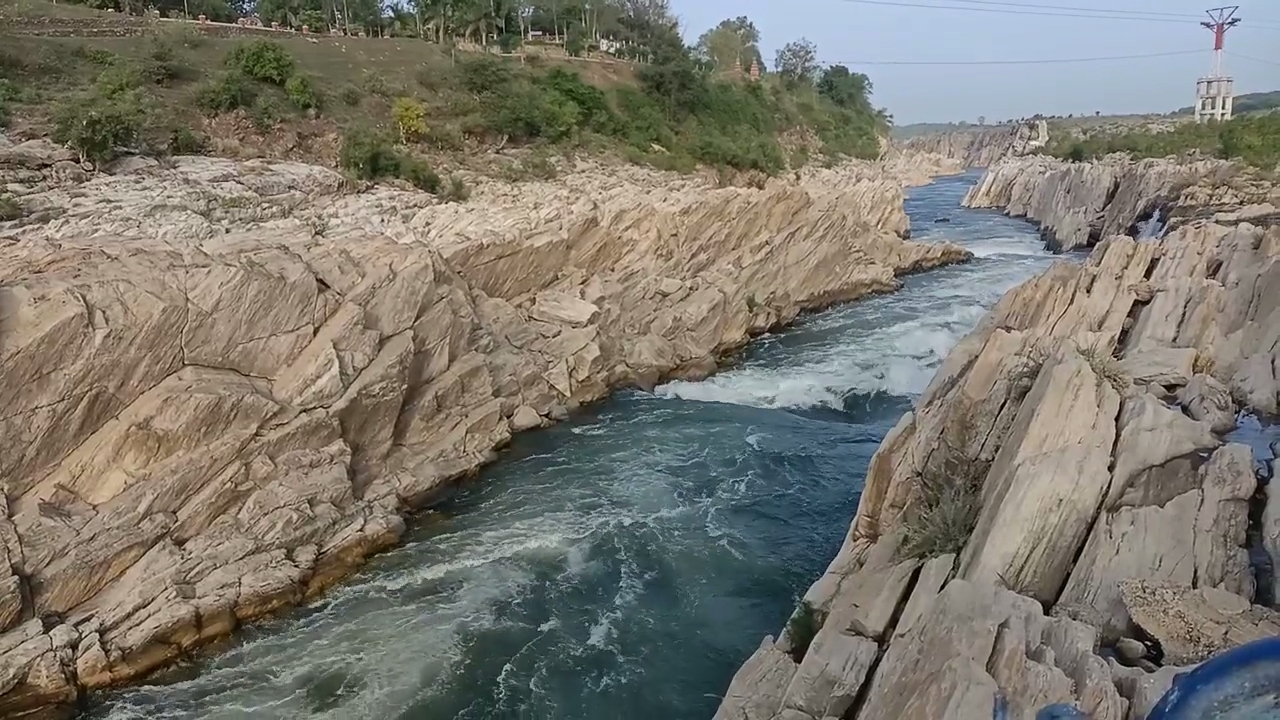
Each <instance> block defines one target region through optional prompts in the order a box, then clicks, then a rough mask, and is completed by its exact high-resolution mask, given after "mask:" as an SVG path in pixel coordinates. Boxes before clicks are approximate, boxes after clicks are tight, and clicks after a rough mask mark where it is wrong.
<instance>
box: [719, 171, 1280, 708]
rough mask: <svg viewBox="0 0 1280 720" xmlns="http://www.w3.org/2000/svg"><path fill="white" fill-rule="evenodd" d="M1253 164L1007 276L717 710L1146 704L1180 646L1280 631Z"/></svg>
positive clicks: (1260, 217)
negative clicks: (1024, 276)
mask: <svg viewBox="0 0 1280 720" xmlns="http://www.w3.org/2000/svg"><path fill="white" fill-rule="evenodd" d="M1008 162H1009V163H1010V164H1018V166H1020V167H1021V166H1025V167H1034V164H1035V163H1037V162H1045V161H1040V160H1037V159H1031V158H1024V159H1021V160H1018V161H1008ZM1144 168H1149V165H1144V164H1137V165H1132V166H1120V165H1118V161H1109V162H1108V163H1105V164H1103V165H1101V166H1099V167H1090V166H1080V167H1075V168H1070V169H1068V172H1070V173H1076V174H1080V175H1088V176H1092V175H1093V174H1096V175H1097V176H1098V177H1106V178H1109V177H1114V176H1115V174H1116V173H1119V174H1120V175H1121V176H1124V177H1128V175H1127V174H1131V173H1139V172H1141V170H1142V169H1144ZM1185 171H1186V172H1191V173H1199V172H1200V169H1199V168H1191V169H1187V170H1185ZM1005 172H1007V171H1006V170H1004V169H1002V168H999V167H997V168H992V169H991V170H990V171H989V173H988V178H987V179H986V180H984V182H983V183H982V184H980V185H979V188H982V187H984V186H989V185H990V184H991V183H992V179H991V178H992V176H999V175H1001V174H1003V173H1005ZM1020 177H1021V179H1020V180H1019V181H1018V182H1019V183H1021V184H1019V185H1018V193H1020V194H1030V195H1032V196H1036V195H1038V194H1046V195H1045V196H1047V193H1049V192H1050V191H1049V190H1048V189H1047V188H1049V187H1054V183H1056V182H1057V181H1056V180H1055V179H1054V177H1053V174H1052V173H1048V174H1041V175H1036V174H1035V173H1034V172H1031V171H1028V172H1026V173H1024V174H1022V175H1021V176H1020ZM1037 178H1039V179H1037ZM1152 182H1154V183H1155V184H1157V185H1158V184H1160V183H1161V182H1163V180H1158V181H1152ZM1249 187H1250V188H1251V191H1250V192H1252V193H1253V194H1251V195H1247V196H1246V195H1245V194H1242V191H1240V190H1238V189H1231V188H1230V187H1228V186H1227V185H1224V184H1223V183H1222V182H1221V181H1219V180H1215V179H1213V178H1208V177H1206V178H1202V179H1201V180H1200V181H1198V182H1197V183H1196V184H1194V185H1191V186H1189V187H1186V188H1185V189H1184V190H1183V191H1182V192H1181V193H1179V194H1178V195H1176V196H1175V197H1173V198H1172V199H1171V200H1170V204H1169V206H1168V207H1167V210H1168V211H1169V217H1170V223H1169V228H1168V232H1167V234H1164V235H1163V236H1161V237H1158V238H1150V239H1144V240H1135V239H1134V238H1131V237H1128V236H1123V235H1112V236H1109V237H1107V238H1106V239H1104V240H1103V241H1101V242H1100V243H1098V244H1097V246H1096V247H1095V248H1094V249H1093V251H1092V253H1091V254H1090V256H1089V258H1088V259H1087V260H1086V261H1085V262H1083V263H1079V264H1077V263H1070V262H1065V261H1060V262H1058V263H1055V264H1054V265H1053V266H1052V267H1051V268H1050V269H1049V270H1047V271H1046V272H1044V273H1043V274H1042V275H1040V276H1039V277H1037V278H1035V279H1033V280H1030V281H1028V282H1026V283H1024V284H1023V285H1021V286H1019V287H1018V288H1016V289H1014V290H1012V291H1010V292H1009V293H1008V294H1007V295H1006V296H1005V297H1004V298H1003V299H1002V300H1001V301H1000V302H999V304H998V305H997V306H996V307H995V308H994V309H993V310H992V311H991V312H990V313H989V314H988V316H987V317H986V318H985V319H984V320H983V321H982V323H981V324H980V325H979V326H978V327H977V328H976V329H975V330H974V331H973V332H971V333H970V334H969V335H968V336H966V337H965V338H964V339H963V340H962V341H961V342H960V343H959V344H958V345H957V346H956V347H955V348H954V349H953V350H952V352H951V353H950V354H949V355H948V357H947V359H946V360H945V362H944V364H943V365H942V367H941V368H940V369H939V371H938V372H937V374H936V376H935V377H934V379H933V381H932V383H931V384H930V386H929V387H928V389H927V390H926V391H925V392H924V394H923V395H922V396H921V397H920V398H919V400H918V402H917V404H916V408H915V410H914V411H913V412H911V413H908V414H906V415H905V416H904V417H903V418H902V419H901V420H900V421H899V423H898V424H897V426H896V427H895V428H894V429H893V430H892V431H891V432H890V433H889V434H888V436H887V437H886V438H885V440H884V441H883V443H882V444H881V446H880V448H879V450H878V451H877V452H876V454H875V456H874V458H873V459H872V461H871V464H870V467H869V469H868V472H867V479H866V485H865V488H864V489H863V491H862V495H861V499H860V502H859V506H858V511H857V515H856V517H855V518H854V521H853V523H852V526H851V528H850V532H849V535H848V537H847V539H846V541H845V543H844V546H843V547H842V548H841V550H840V552H839V554H838V555H837V556H836V558H835V559H834V560H833V561H832V563H831V565H830V566H829V567H828V569H827V571H826V573H825V574H824V575H823V576H822V577H821V578H820V579H819V580H818V581H817V582H815V583H814V584H813V585H812V586H811V587H810V588H809V590H808V591H807V593H806V594H805V596H804V601H803V602H802V604H801V606H800V608H798V609H797V611H796V613H795V615H794V616H793V617H792V619H791V621H790V622H789V623H788V626H787V628H786V629H785V630H784V631H783V632H782V633H781V634H780V636H779V637H778V638H777V639H776V640H775V639H774V638H772V637H769V638H766V639H765V640H764V642H763V643H762V644H761V646H760V648H759V650H757V651H756V653H755V654H754V655H752V657H751V658H750V659H749V660H747V662H746V663H745V664H744V665H743V666H742V668H741V669H740V670H739V671H738V673H737V675H736V676H735V677H734V678H733V681H732V683H731V684H730V686H729V688H728V690H727V691H726V693H725V696H724V700H723V704H722V705H721V708H720V710H719V712H718V713H717V715H716V717H717V718H721V719H723V720H729V719H730V718H732V719H735V720H737V719H752V720H754V719H757V718H759V719H762V720H763V719H774V720H780V719H783V718H785V719H786V720H806V719H812V720H819V719H821V718H839V717H844V718H857V719H858V720H917V719H918V720H936V719H937V718H947V719H948V720H965V719H968V718H972V719H973V720H979V719H981V720H988V719H989V718H991V717H992V716H993V709H994V708H995V707H996V705H997V702H999V703H1005V704H1007V707H1008V711H1009V717H1012V718H1031V717H1033V716H1034V715H1035V713H1036V711H1037V710H1039V709H1040V708H1041V707H1043V706H1044V705H1047V704H1050V703H1056V702H1067V703H1073V704H1075V705H1077V706H1078V707H1079V708H1080V709H1082V710H1084V711H1086V712H1088V713H1089V714H1090V716H1091V717H1092V718H1094V720H1138V719H1140V718H1144V717H1146V714H1147V712H1148V711H1149V710H1150V708H1151V706H1152V705H1153V704H1154V702H1155V700H1156V699H1158V697H1159V696H1160V695H1161V694H1162V693H1163V692H1164V691H1165V690H1166V689H1167V688H1168V687H1169V685H1170V682H1171V681H1172V678H1173V675H1174V674H1176V673H1177V672H1178V671H1179V670H1180V669H1182V668H1185V667H1188V666H1191V665H1194V664H1196V663H1198V662H1200V661H1202V660H1204V659H1205V658H1206V657H1208V656H1209V655H1211V654H1213V653H1215V652H1218V651H1220V650H1223V649H1226V648H1229V647H1232V646H1235V645H1238V644H1240V643H1243V642H1246V641H1248V640H1251V639H1255V638H1258V637H1263V636H1268V635H1275V634H1277V633H1280V612H1277V611H1276V610H1275V609H1274V608H1273V607H1272V606H1271V603H1272V602H1273V601H1274V598H1275V597H1276V590H1277V588H1276V579H1275V577H1274V574H1273V573H1272V572H1271V569H1270V568H1271V567H1272V566H1273V564H1274V562H1273V561H1274V560H1275V559H1280V493H1275V492H1271V491H1270V488H1268V487H1266V484H1265V479H1266V478H1267V477H1269V476H1270V475H1269V473H1268V472H1266V471H1265V468H1255V458H1254V454H1253V451H1252V449H1251V447H1250V446H1249V445H1247V444H1243V443H1241V442H1239V441H1237V438H1236V437H1235V436H1233V435H1232V432H1233V431H1234V430H1235V429H1236V427H1237V417H1238V414H1239V413H1241V412H1251V413H1256V414H1258V415H1266V416H1271V417H1275V416H1276V415H1277V413H1278V412H1280V218H1278V217H1277V215H1276V212H1275V211H1276V207H1275V206H1274V205H1272V204H1270V202H1269V201H1268V200H1266V198H1268V197H1272V198H1274V197H1277V195H1276V192H1277V189H1276V187H1275V186H1274V184H1269V183H1267V182H1266V181H1265V180H1261V179H1256V181H1252V184H1249ZM1019 196H1021V195H1019ZM1079 197H1080V196H1078V195H1072V194H1067V195H1065V196H1061V197H1060V201H1061V203H1062V206H1064V207H1070V204H1071V202H1072V201H1073V199H1079ZM1087 197H1088V198H1092V197H1093V195H1092V194H1090V195H1088V196H1087ZM1113 202H1116V200H1115V199H1113ZM1125 202H1126V203H1128V202H1129V201H1125ZM1088 207H1093V206H1092V205H1089V206H1088ZM1116 207H1117V208H1118V207H1120V206H1119V205H1117V206H1116ZM1125 207H1129V208H1131V209H1132V211H1133V212H1142V211H1143V210H1142V207H1144V206H1143V204H1142V203H1138V202H1134V203H1131V204H1127V205H1125ZM1140 219H1141V218H1140V217H1139V216H1138V215H1135V214H1132V213H1131V214H1130V215H1128V216H1125V215H1123V213H1121V211H1120V210H1118V209H1117V210H1116V215H1115V217H1114V221H1115V222H1116V223H1117V224H1118V226H1119V227H1130V226H1132V225H1133V224H1134V223H1136V222H1137V221H1138V220H1140Z"/></svg>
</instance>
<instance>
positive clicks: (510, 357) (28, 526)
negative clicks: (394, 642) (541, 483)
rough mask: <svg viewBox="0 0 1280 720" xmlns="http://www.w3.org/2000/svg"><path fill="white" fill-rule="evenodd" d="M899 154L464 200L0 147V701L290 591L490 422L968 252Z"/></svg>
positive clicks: (675, 370)
mask: <svg viewBox="0 0 1280 720" xmlns="http://www.w3.org/2000/svg"><path fill="white" fill-rule="evenodd" d="M955 169H956V168H955V165H954V162H951V161H947V160H945V159H942V158H938V157H931V156H929V157H926V156H915V157H903V156H899V157H897V158H896V159H894V160H891V161H889V162H886V163H883V164H878V165H873V164H869V163H856V164H849V165H846V166H842V167H839V168H835V169H831V170H812V171H806V172H805V173H803V174H802V175H800V176H799V177H797V178H788V179H787V180H774V181H770V182H769V183H768V184H767V185H766V186H765V187H764V188H762V189H754V188H734V187H724V188H722V187H717V186H716V184H715V183H714V182H711V181H708V180H704V179H699V178H681V177H678V176H670V175H662V174H659V173H654V172H651V171H647V170H641V169H637V168H608V169H603V168H600V167H598V166H594V165H591V164H585V165H583V166H581V167H578V168H576V169H575V171H574V172H572V173H570V174H568V175H567V176H566V177H565V178H564V179H563V180H559V181H556V182H551V183H533V184H526V185H508V184H504V183H489V184H484V185H481V186H480V187H479V188H478V189H477V192H476V193H475V195H474V196H473V198H472V201H471V202H470V203H468V204H465V205H457V204H441V203H439V202H438V201H437V200H435V199H434V198H432V197H430V196H428V195H425V194H423V193H419V192H411V191H406V190H400V189H395V188H392V187H387V186H373V187H365V186H355V185H353V184H352V183H350V182H348V181H347V180H345V179H344V178H343V177H342V176H340V175H338V174H336V173H334V172H331V171H328V170H324V169H322V168H318V167H314V166H308V165H302V164H297V163H288V162H266V161H249V162H235V161H229V160H219V159H213V158H174V159H172V160H168V161H165V162H163V163H159V162H155V161H149V160H144V159H131V160H129V161H126V162H124V163H121V164H119V165H118V166H117V167H116V168H114V169H113V171H112V172H111V173H108V174H97V175H90V174H88V173H86V172H85V171H84V170H83V169H81V168H80V167H79V165H78V164H77V163H76V162H75V158H74V157H72V156H70V155H69V154H67V153H65V152H63V151H60V150H58V149H56V148H53V147H52V146H49V145H47V144H44V143H41V142H39V141H31V142H27V143H22V144H11V143H9V144H6V145H4V146H0V181H2V182H3V183H4V185H5V187H6V188H7V189H8V190H9V191H10V192H12V193H13V194H14V195H15V196H16V197H17V199H18V201H19V202H20V203H21V206H22V209H23V213H24V217H23V218H21V219H19V220H17V221H13V222H9V223H0V252H3V254H4V264H3V267H4V271H3V272H4V277H3V282H2V283H0V308H2V311H0V318H2V320H0V357H3V358H4V364H3V366H2V368H3V369H0V373H2V374H3V376H2V377H0V388H3V393H4V403H3V406H4V407H5V410H4V412H3V419H2V420H0V422H2V423H3V426H4V428H5V432H6V435H7V437H9V438H10V442H9V443H8V444H7V445H6V447H5V449H4V450H3V451H2V455H0V457H2V459H0V463H2V464H3V467H4V477H5V483H6V492H5V494H4V498H3V500H4V506H3V510H4V511H3V512H2V513H0V537H3V539H4V542H3V547H4V552H5V563H4V564H3V565H2V566H0V567H2V568H3V571H0V575H3V580H2V581H0V629H2V630H3V633H2V634H0V714H3V715H4V716H6V717H43V716H53V715H55V714H57V713H58V712H60V709H65V707H66V706H67V705H69V704H70V703H72V702H74V701H75V700H76V699H77V698H78V697H79V696H80V695H81V694H82V693H84V692H86V691H90V690H93V689H96V688H101V687H104V686H107V685H112V684H116V683H120V682H124V681H127V680H130V679H133V678H137V677H139V676H141V675H143V674H145V673H148V672H150V671H151V670H153V669H155V668H158V667H161V666H163V665H165V664H167V663H169V662H172V661H173V660H175V659H177V658H180V657H183V656H184V655H186V654H187V653H189V652H190V651H191V650H193V649H194V648H196V647H198V646H200V645H202V644H204V643H207V642H209V641H211V640H214V639H216V638H219V637H222V636H225V635H226V634H227V633H229V632H231V631H232V630H234V629H235V628H236V627H238V626H239V625H241V624H242V623H244V622H246V621H249V620H252V619H254V618H258V617H261V616H263V615H266V614H269V613H271V612H273V611H275V610H277V609H279V608H282V607H286V606H289V605H293V604H296V603H299V602H302V601H304V600H306V599H309V598H312V597H314V596H316V595H317V594H318V593H320V592H322V591H323V590H324V589H326V588H327V587H329V586H330V585H332V584H333V583H334V582H336V581H338V580H339V579H341V578H342V577H344V576H345V575H346V574H348V573H349V572H351V571H352V570H353V569H354V568H356V567H358V566H359V565H360V564H361V563H362V562H363V560H364V559H365V558H366V557H367V556H369V555H370V554H372V553H374V552H377V551H378V550H380V549H383V548H386V547H389V546H391V545H393V544H395V543H396V542H397V540H398V539H399V538H400V536H401V534H402V532H403V531H404V528H405V523H404V517H405V515H406V514H407V513H408V512H410V511H411V510H413V509H415V508H420V507H423V506H424V505H429V504H430V503H431V502H432V501H433V500H434V499H435V498H437V497H439V496H440V495H441V493H443V492H445V491H446V490H447V488H448V486H449V485H450V484H451V482H452V481H454V480H456V479H458V478H460V477H463V476H465V475H467V474H468V473H470V472H472V471H473V470H475V469H476V468H477V467H478V466H480V465H481V464H483V463H485V462H487V461H489V460H491V459H492V458H493V457H494V452H495V450H496V449H497V448H499V447H501V446H502V445H503V444H505V443H506V442H507V441H508V440H509V439H510V438H511V436H512V433H515V432H518V431H520V430H524V429H529V428H534V427H539V426H542V425H545V424H548V423H552V422H555V421H556V420H557V419H560V418H563V417H565V415H566V414H567V413H568V412H569V411H570V410H572V409H573V408H575V407H577V406H579V405H582V404H585V403H589V402H591V401H593V400H596V399H599V398H601V397H603V396H605V395H606V394H607V393H608V392H609V390H610V388H613V387H616V386H619V385H627V384H631V385H638V386H641V387H650V386H652V385H653V384H654V383H655V382H657V381H658V380H659V379H661V378H665V377H690V378H696V377H701V376H704V375H706V374H707V373H709V372H711V371H712V370H713V369H714V368H715V366H716V363H717V361H718V360H720V359H721V358H722V357H723V356H724V355H725V354H726V353H728V352H730V351H732V350H734V349H735V348H738V347H740V346H741V345H742V344H743V343H745V342H746V341H747V339H748V338H749V337H751V336H752V335H754V334H758V333H761V332H763V331H765V330H767V329H770V328H773V327H776V326H779V325H782V324H786V323H788V322H790V321H791V320H792V319H794V318H795V317H797V315H798V314H800V313H801V312H803V311H806V310H809V309H814V308H818V307H822V306H824V305H828V304H831V303H835V302H839V301H844V300H851V299H855V298H858V297H862V296H864V295H868V294H872V293H881V292H887V291H891V290H893V289H895V288H896V287H897V286H898V284H899V280H898V277H899V276H900V275H903V274H906V273H910V272H915V271H919V270H926V269H929V268H932V267H937V266H940V265H944V264H949V263H955V262H963V261H965V260H967V259H968V258H969V253H968V252H966V251H964V250H962V249H961V248H959V247H956V246H954V245H949V244H946V243H929V244H923V243H913V242H909V241H904V240H903V239H902V236H903V235H905V234H906V230H907V219H906V216H905V215H904V213H903V210H902V187H903V185H904V184H909V183H912V182H919V181H920V179H921V178H922V177H927V176H928V175H932V174H937V173H939V172H944V171H954V170H955Z"/></svg>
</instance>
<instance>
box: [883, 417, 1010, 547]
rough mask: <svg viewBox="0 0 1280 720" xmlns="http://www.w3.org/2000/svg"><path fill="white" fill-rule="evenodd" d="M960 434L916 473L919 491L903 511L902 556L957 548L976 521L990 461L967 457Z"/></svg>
mask: <svg viewBox="0 0 1280 720" xmlns="http://www.w3.org/2000/svg"><path fill="white" fill-rule="evenodd" d="M961 434H962V437H961V439H960V440H959V441H958V442H956V443H954V444H952V443H949V442H947V441H945V440H944V441H941V444H940V447H938V449H937V450H935V451H934V452H933V453H932V454H931V455H930V457H929V458H928V459H927V460H926V463H925V466H924V467H923V468H921V469H920V471H919V472H918V473H917V482H916V488H917V491H918V494H917V496H916V498H915V500H914V502H913V503H912V504H911V506H909V507H908V508H907V510H906V511H905V512H904V513H903V522H902V532H903V536H902V542H901V544H900V545H899V546H898V554H899V556H901V557H904V558H921V559H924V558H932V557H937V556H939V555H947V554H959V553H960V551H961V550H963V549H964V546H965V545H966V544H967V543H968V542H969V536H970V535H972V534H973V529H974V527H976V526H977V524H978V513H979V512H981V510H982V488H983V484H984V483H985V482H986V478H987V472H988V470H990V467H991V463H990V462H989V461H983V460H975V459H973V458H970V457H969V456H968V455H967V454H966V453H967V450H966V446H967V445H968V443H967V442H966V441H965V439H964V437H963V432H962V433H961Z"/></svg>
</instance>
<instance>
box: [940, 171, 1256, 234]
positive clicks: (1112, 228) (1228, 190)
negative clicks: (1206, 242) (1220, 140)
mask: <svg viewBox="0 0 1280 720" xmlns="http://www.w3.org/2000/svg"><path fill="white" fill-rule="evenodd" d="M1239 174H1240V169H1239V168H1237V166H1235V165H1233V164H1232V163H1229V162H1226V161H1221V160H1202V161H1199V162H1175V161H1172V160H1167V159H1163V158H1159V159H1148V160H1140V161H1137V162H1132V161H1130V160H1129V159H1127V158H1126V157H1125V156H1124V155H1111V156H1108V157H1106V158H1104V159H1102V160H1100V161H1098V162H1089V163H1072V162H1067V161H1065V160H1058V159H1056V158H1051V157H1047V156H1044V155H1029V156H1025V157H1015V158H1007V159H1005V160H1003V161H1001V162H1000V163H998V164H996V165H994V166H992V167H991V168H990V169H989V170H988V172H987V173H986V174H984V175H983V177H982V180H981V181H980V182H979V183H978V184H976V185H974V187H973V188H972V189H971V190H970V191H969V193H968V194H967V195H966V196H965V199H964V201H963V205H964V206H965V207H971V208H999V209H1001V210H1004V211H1005V213H1007V214H1008V215H1011V216H1013V217H1022V218H1027V219H1028V220H1032V221H1034V222H1036V223H1039V225H1040V229H1041V236H1042V237H1043V238H1044V241H1045V247H1047V248H1048V249H1050V250H1053V251H1054V252H1068V251H1071V250H1076V249H1079V248H1086V247H1090V246H1092V245H1094V244H1096V243H1097V242H1099V241H1100V240H1101V239H1103V238H1107V237H1111V236H1112V235H1116V234H1130V235H1132V234H1135V232H1136V228H1135V224H1136V223H1138V222H1139V221H1143V220H1147V219H1149V218H1151V217H1152V216H1153V215H1155V214H1157V213H1160V214H1161V216H1162V217H1163V218H1164V219H1170V213H1180V214H1182V215H1186V214H1188V213H1194V214H1199V215H1201V216H1204V214H1205V213H1206V212H1208V213H1209V215H1210V216H1211V215H1212V214H1213V213H1214V212H1216V211H1217V210H1215V207H1218V208H1219V209H1220V206H1222V205H1224V204H1225V205H1233V206H1235V207H1240V206H1241V205H1245V204H1248V202H1249V201H1246V200H1245V198H1246V197H1248V196H1250V195H1258V194H1262V195H1265V194H1266V193H1268V192H1270V191H1271V189H1272V187H1271V186H1270V184H1269V183H1263V184H1262V185H1257V184H1251V183H1250V182H1249V181H1248V180H1242V179H1240V178H1237V176H1238V175H1239ZM1201 181H1205V182H1203V183H1202V182H1201ZM1242 183H1243V184H1242ZM1192 187H1198V188H1199V192H1201V193H1205V194H1213V193H1216V194H1218V195H1220V196H1222V197H1219V198H1216V199H1214V198H1210V197H1207V196H1206V197H1200V198H1197V199H1196V200H1195V201H1192V199H1191V198H1188V199H1187V201H1185V202H1181V203H1178V202H1177V201H1178V199H1179V197H1180V196H1181V194H1182V192H1183V191H1184V190H1187V189H1189V188H1192ZM1232 196H1235V197H1232Z"/></svg>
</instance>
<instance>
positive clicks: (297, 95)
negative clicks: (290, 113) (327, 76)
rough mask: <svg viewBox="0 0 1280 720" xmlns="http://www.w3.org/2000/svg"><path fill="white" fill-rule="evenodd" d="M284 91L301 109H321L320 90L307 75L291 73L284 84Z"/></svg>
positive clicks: (290, 100)
mask: <svg viewBox="0 0 1280 720" xmlns="http://www.w3.org/2000/svg"><path fill="white" fill-rule="evenodd" d="M284 93H285V95H286V96H288V98H289V102H291V103H293V104H294V106H295V107H297V108H298V109H299V110H319V109H320V105H321V104H322V103H321V99H320V93H319V91H317V90H316V88H315V85H314V84H313V83H312V82H311V78H309V77H307V76H306V75H291V76H290V77H289V80H288V81H287V82H286V83H285V84H284Z"/></svg>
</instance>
